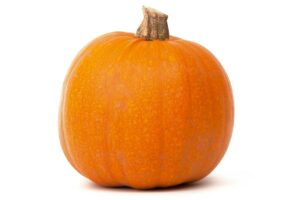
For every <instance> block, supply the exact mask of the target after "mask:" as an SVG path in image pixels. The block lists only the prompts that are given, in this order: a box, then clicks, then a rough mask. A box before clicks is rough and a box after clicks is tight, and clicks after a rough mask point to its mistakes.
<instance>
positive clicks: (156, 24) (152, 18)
mask: <svg viewBox="0 0 300 200" xmlns="http://www.w3.org/2000/svg"><path fill="white" fill-rule="evenodd" d="M143 12H144V19H143V21H142V23H141V25H140V27H139V28H138V29H137V31H136V36H137V37H140V38H144V39H146V40H157V39H159V40H167V39H169V28H168V23H167V19H168V15H166V14H164V13H162V12H160V11H158V10H156V9H153V8H148V7H144V6H143Z"/></svg>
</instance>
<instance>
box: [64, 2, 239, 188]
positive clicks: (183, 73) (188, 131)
mask: <svg viewBox="0 0 300 200" xmlns="http://www.w3.org/2000/svg"><path fill="white" fill-rule="evenodd" d="M143 10H144V20H143V22H142V24H141V26H140V27H139V28H138V30H137V33H136V34H132V33H125V32H113V33H108V34H105V35H102V36H100V37H98V38H96V39H95V40H93V41H92V42H91V43H89V44H88V45H87V46H86V47H85V48H84V49H83V50H81V52H80V53H79V55H78V56H77V57H76V58H75V60H74V61H73V63H72V65H71V68H70V70H69V72H68V74H67V76H66V79H65V82H64V86H63V93H62V100H61V106H60V118H59V123H60V141H61V146H62V149H63V151H64V153H65V155H66V157H67V159H68V161H69V162H70V163H71V165H72V166H73V167H74V168H75V169H76V170H77V171H78V172H79V173H80V174H82V175H83V176H85V177H87V178H88V179H90V180H92V181H93V182H95V183H97V184H99V185H101V186H110V187H117V186H128V187H132V188H137V189H149V188H156V187H168V186H174V185H178V184H181V183H186V182H193V181H197V180H200V179H202V178H203V177H205V176H207V175H208V174H209V173H210V172H211V171H212V170H213V169H214V168H215V167H216V166H217V164H218V163H219V162H220V160H221V158H222V157H223V155H224V153H225V151H226V149H227V147H228V144H229V140H230V137H231V133H232V128H233V96H232V90H231V86H230V82H229V79H228V77H227V75H226V73H225V71H224V69H223V68H222V66H221V64H220V63H219V62H218V61H217V59H216V58H215V57H214V56H213V55H212V53H210V52H209V51H208V50H207V49H205V48H204V47H202V46H201V45H199V44H197V43H194V42H190V41H186V40H183V39H180V38H177V37H174V36H169V31H168V26H167V17H168V16H167V15H166V14H164V13H161V12H159V11H157V10H155V9H152V8H144V9H143Z"/></svg>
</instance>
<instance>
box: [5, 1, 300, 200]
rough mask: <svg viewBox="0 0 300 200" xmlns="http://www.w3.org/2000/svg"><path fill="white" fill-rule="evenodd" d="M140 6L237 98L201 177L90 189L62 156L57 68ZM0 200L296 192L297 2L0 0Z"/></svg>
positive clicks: (127, 24) (288, 195)
mask: <svg viewBox="0 0 300 200" xmlns="http://www.w3.org/2000/svg"><path fill="white" fill-rule="evenodd" d="M142 5H146V6H151V7H154V8H157V9H159V10H161V11H163V12H165V13H167V14H168V15H169V27H170V33H171V35H174V36H178V37H181V38H184V39H187V40H192V41H195V42H198V43H200V44H202V45H204V46H205V47H207V48H208V49H210V50H211V51H212V52H213V53H214V54H215V56H216V57H217V58H218V59H219V60H220V62H221V63H222V64H223V66H224V68H225V69H226V71H227V73H228V75H229V77H230V79H231V83H232V87H233V91H234V97H235V127H234V132H233V137H232V141H231V144H230V147H229V149H228V151H227V154H226V156H225V157H224V159H223V161H222V162H221V164H220V165H219V166H218V167H217V168H216V169H215V171H213V173H212V174H211V175H209V176H208V177H207V178H206V179H204V180H203V181H200V182H198V183H196V184H193V185H190V186H182V187H177V188H170V189H166V190H158V191H136V190H131V189H122V188H119V189H108V188H101V187H97V186H95V185H94V184H92V183H91V182H89V181H88V180H87V179H85V178H84V177H82V176H81V175H79V174H78V173H77V172H76V171H75V170H74V169H73V168H72V167H71V166H70V165H69V163H68V162H67V160H66V159H65V157H64V155H63V153H62V150H61V147H60V144H59V139H58V123H57V122H58V119H57V117H58V105H59V99H60V93H61V88H62V83H63V79H64V76H65V74H66V72H67V69H68V67H69V65H70V63H71V61H72V59H73V58H74V57H75V55H76V54H77V52H78V51H79V50H80V49H81V48H82V47H83V46H84V45H85V44H86V43H88V42H89V41H90V40H92V39H94V38H95V37H97V36H99V35H101V34H104V33H107V32H111V31H126V32H135V30H136V28H137V27H138V25H139V24H140V22H141V20H142V11H141V7H142ZM0 134H1V136H0V199H3V200H4V199H73V200H74V199H106V200H109V199H154V198H155V199H182V198H185V199H205V200H209V199H221V198H222V199H232V200H233V199H276V198H278V199H299V198H300V194H299V193H300V191H299V190H300V184H299V179H300V172H299V170H300V162H299V159H300V156H299V153H300V4H299V1H298V2H297V1H296V0H295V1H291V0H285V1H275V0H272V1H262V0H260V1H254V0H252V1H241V0H236V1H233V0H226V1H224V0H220V1H215V0H210V1H187V0H184V1H175V0H172V1H158V0H157V1H147V0H144V1H137V0H135V1H134V0H131V1H125V0H123V1H121V0H120V1H113V0H108V1H99V0H95V1H88V0H84V1H83V0H82V1H75V0H72V1H54V0H52V1H38V0H37V1H33V0H27V1H21V0H20V1H15V0H10V1H8V0H7V1H3V0H0Z"/></svg>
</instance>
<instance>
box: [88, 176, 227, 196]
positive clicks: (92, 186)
mask: <svg viewBox="0 0 300 200" xmlns="http://www.w3.org/2000/svg"><path fill="white" fill-rule="evenodd" d="M220 179H221V178H217V177H214V176H209V177H206V178H204V179H202V180H200V181H196V182H190V183H183V184H180V185H176V186H172V187H166V188H152V189H146V190H139V189H134V188H130V187H128V186H121V187H103V186H100V185H97V184H96V183H94V182H91V181H89V182H86V183H85V184H84V187H85V188H86V189H89V190H98V191H105V190H106V191H110V192H141V193H146V192H151V193H155V192H179V191H190V190H205V189H208V188H215V187H219V186H222V185H226V184H227V183H226V181H224V180H220Z"/></svg>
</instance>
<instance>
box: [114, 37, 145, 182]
mask: <svg viewBox="0 0 300 200" xmlns="http://www.w3.org/2000/svg"><path fill="white" fill-rule="evenodd" d="M127 42H128V44H126V47H124V49H123V52H121V55H119V57H118V58H117V59H115V62H114V63H118V62H119V61H120V60H123V59H124V57H126V56H127V55H130V52H133V49H132V48H133V46H135V45H136V44H137V43H139V42H140V39H139V38H135V37H133V38H130V39H129V41H127ZM125 66H126V65H125ZM119 68H120V67H119ZM122 117H124V115H123V113H122V112H121V113H120V116H119V121H122ZM118 129H120V127H117V130H118ZM121 132H122V131H121ZM123 135H124V134H123ZM120 138H122V139H123V138H124V136H123V137H120ZM122 144H123V143H122V142H120V143H119V148H120V149H121V150H120V151H121V152H124V151H123V149H124V145H122ZM122 156H123V157H124V153H123V155H122ZM118 164H119V166H120V171H121V174H122V175H123V178H124V180H118V182H119V183H122V184H123V185H128V186H129V184H128V175H127V173H126V170H125V166H124V162H122V161H118Z"/></svg>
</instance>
